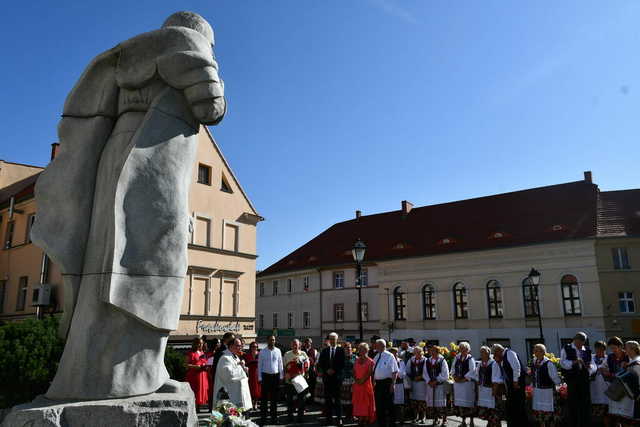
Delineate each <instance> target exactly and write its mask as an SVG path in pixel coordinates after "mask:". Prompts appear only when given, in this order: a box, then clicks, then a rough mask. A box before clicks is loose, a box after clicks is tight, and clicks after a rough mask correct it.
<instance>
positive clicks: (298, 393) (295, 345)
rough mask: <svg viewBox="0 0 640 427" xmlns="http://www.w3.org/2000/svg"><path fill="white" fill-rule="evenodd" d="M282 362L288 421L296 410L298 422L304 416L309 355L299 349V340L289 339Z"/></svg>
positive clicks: (307, 390)
mask: <svg viewBox="0 0 640 427" xmlns="http://www.w3.org/2000/svg"><path fill="white" fill-rule="evenodd" d="M283 364H284V382H285V386H286V394H287V413H288V415H289V422H292V421H293V413H294V412H295V411H296V410H297V412H298V418H297V422H298V423H300V422H302V417H303V416H304V406H305V405H304V404H305V401H306V395H307V393H308V392H309V387H308V385H307V386H306V387H304V385H306V380H305V379H304V375H305V374H306V373H307V371H308V370H309V356H307V353H305V352H304V351H302V350H301V349H300V340H298V339H294V340H293V341H291V350H289V351H288V352H286V353H285V355H284V359H283Z"/></svg>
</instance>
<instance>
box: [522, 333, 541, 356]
mask: <svg viewBox="0 0 640 427" xmlns="http://www.w3.org/2000/svg"><path fill="white" fill-rule="evenodd" d="M525 344H526V346H527V357H526V358H527V360H529V359H533V347H534V346H535V345H536V344H544V343H543V342H540V338H527V339H525Z"/></svg>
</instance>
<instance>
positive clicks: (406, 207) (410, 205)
mask: <svg viewBox="0 0 640 427" xmlns="http://www.w3.org/2000/svg"><path fill="white" fill-rule="evenodd" d="M411 209H413V203H411V202H407V201H406V200H403V201H402V214H403V215H407V214H408V213H409V212H411Z"/></svg>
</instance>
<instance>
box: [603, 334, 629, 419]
mask: <svg viewBox="0 0 640 427" xmlns="http://www.w3.org/2000/svg"><path fill="white" fill-rule="evenodd" d="M607 345H608V346H609V351H610V353H609V355H608V356H607V366H606V368H607V369H606V371H605V372H604V378H605V380H606V381H607V382H609V383H610V382H611V381H613V379H614V378H615V376H616V375H618V374H621V373H623V372H624V371H625V369H626V368H627V365H628V364H629V356H628V355H627V353H626V351H625V348H624V343H623V342H622V340H621V339H620V338H618V337H611V338H610V339H609V341H608V342H607ZM629 411H630V407H629V402H628V401H625V400H624V399H623V400H620V401H615V400H613V399H609V408H608V415H607V422H608V424H610V425H616V424H617V423H618V422H619V421H618V418H620V417H624V416H626V414H628V413H629Z"/></svg>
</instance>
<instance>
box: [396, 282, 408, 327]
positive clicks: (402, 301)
mask: <svg viewBox="0 0 640 427" xmlns="http://www.w3.org/2000/svg"><path fill="white" fill-rule="evenodd" d="M406 308H407V294H405V293H404V292H402V288H401V287H400V286H397V287H396V288H395V289H394V290H393V318H394V319H395V320H406V317H405V314H406V313H405V309H406Z"/></svg>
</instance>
